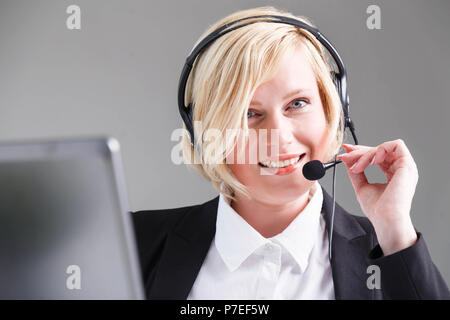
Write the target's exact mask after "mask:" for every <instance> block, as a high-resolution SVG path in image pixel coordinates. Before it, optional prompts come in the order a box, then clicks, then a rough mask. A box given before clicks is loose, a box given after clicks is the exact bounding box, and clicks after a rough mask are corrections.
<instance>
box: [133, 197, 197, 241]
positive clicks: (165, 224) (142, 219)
mask: <svg viewBox="0 0 450 320" xmlns="http://www.w3.org/2000/svg"><path fill="white" fill-rule="evenodd" d="M200 206H201V205H200V204H199V205H191V206H185V207H177V208H169V209H157V210H139V211H134V212H130V214H131V218H132V222H133V226H134V232H135V236H136V241H137V243H138V246H139V247H140V248H141V247H142V246H144V245H147V246H148V245H150V244H151V243H152V242H155V241H157V240H158V239H159V240H162V238H164V237H165V235H167V233H168V232H169V231H171V230H172V229H173V228H175V227H176V225H177V224H178V223H179V221H181V220H182V219H183V217H184V216H186V214H188V213H189V212H190V211H192V210H195V209H197V208H198V207H200ZM157 242H158V241H157Z"/></svg>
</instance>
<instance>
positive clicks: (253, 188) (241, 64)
mask: <svg viewBox="0 0 450 320" xmlns="http://www.w3.org/2000/svg"><path fill="white" fill-rule="evenodd" d="M258 15H283V16H286V17H292V18H295V19H298V20H301V21H304V22H306V23H308V24H310V23H309V22H308V20H307V19H305V18H302V17H295V16H293V15H291V14H290V13H286V12H283V11H280V10H277V9H275V8H272V7H263V8H256V9H249V10H244V11H239V12H236V13H234V14H231V15H229V16H228V17H226V18H224V19H222V20H221V21H219V22H218V23H216V24H215V25H214V26H212V27H211V28H210V29H209V30H207V31H206V33H205V34H204V35H203V36H202V37H201V38H200V39H199V41H198V42H197V43H199V42H200V41H201V39H203V38H204V37H205V36H206V34H209V33H211V32H212V31H213V30H216V29H217V28H219V27H221V26H223V25H225V24H227V23H229V22H231V21H235V20H237V19H241V18H246V17H252V16H258ZM330 70H331V68H330V66H329V65H328V63H327V61H326V59H325V57H324V52H323V49H322V47H321V45H320V43H319V42H318V41H317V40H316V39H315V38H314V37H312V36H311V35H310V34H309V33H308V32H306V31H304V30H301V29H298V28H296V27H294V26H291V25H286V24H277V23H253V24H249V25H247V26H245V27H242V28H239V29H236V30H234V31H232V32H229V33H227V34H226V35H223V36H221V37H220V38H218V39H216V40H215V41H214V42H213V43H212V44H211V45H209V47H208V48H207V49H206V50H205V51H204V52H203V53H202V54H201V55H200V56H199V58H197V59H196V61H195V64H194V66H193V71H192V72H191V75H190V78H189V81H188V86H187V91H186V93H187V94H186V97H185V100H186V101H187V102H189V103H191V102H192V103H194V104H195V108H194V111H193V120H194V121H197V122H196V124H195V125H194V130H195V137H201V139H198V141H196V143H197V145H196V147H195V148H194V147H193V146H192V144H191V141H190V137H189V136H188V135H187V134H186V135H184V136H183V140H182V146H183V156H184V158H185V159H186V160H187V162H192V161H189V160H195V161H193V162H194V164H192V166H193V167H194V168H195V169H197V170H198V171H199V173H200V174H201V175H202V176H203V177H205V178H206V179H207V180H209V181H210V182H211V183H212V184H213V186H214V187H215V188H216V190H218V192H219V193H220V195H219V196H217V197H216V198H214V199H212V200H210V201H208V202H205V203H203V204H200V205H196V206H189V207H182V208H175V209H167V210H152V211H141V212H136V213H134V214H133V218H134V223H135V230H136V235H137V241H138V248H139V253H140V257H141V264H142V271H143V276H144V281H145V286H146V291H147V297H148V298H149V299H383V298H384V299H386V298H387V299H395V298H407V299H409V298H412V299H421V298H422V299H434V298H448V297H449V296H448V288H447V286H446V284H445V282H444V280H443V279H442V277H441V275H440V274H439V271H438V270H437V268H436V267H435V265H434V264H433V262H432V260H431V257H430V255H429V253H428V250H427V248H426V245H425V242H424V239H423V236H422V235H421V234H420V233H416V231H415V229H414V227H413V225H412V222H411V218H410V208H411V202H412V198H413V195H414V192H415V187H416V184H417V181H418V173H417V167H416V164H415V162H414V160H413V158H412V156H411V154H410V152H409V151H408V148H407V147H406V145H405V143H404V142H403V141H402V140H394V141H388V142H385V143H382V144H380V145H379V146H376V147H368V146H360V145H348V144H347V145H343V144H342V142H343V138H344V132H343V129H344V126H343V114H342V105H341V101H340V98H339V95H338V92H337V89H336V86H335V84H334V83H333V79H332V77H331V74H330ZM228 129H238V130H228ZM214 130H215V131H214ZM225 132H226V134H225ZM217 133H218V134H217ZM218 137H219V138H218ZM267 141H270V142H267ZM341 146H343V147H344V148H345V151H346V153H345V154H343V155H340V156H338V157H337V158H338V159H340V160H342V161H343V163H344V164H345V166H346V169H347V173H348V175H349V177H350V180H351V182H352V185H353V188H354V190H355V194H356V198H357V199H358V202H359V203H360V205H361V208H362V210H363V212H364V213H365V215H366V217H367V218H363V217H358V216H353V215H351V214H349V213H348V212H346V211H345V210H344V209H342V208H341V207H340V206H339V205H336V211H335V217H334V229H333V242H332V249H331V250H332V253H333V255H332V257H333V258H332V259H331V260H330V259H329V256H328V246H329V233H330V224H331V219H330V215H331V210H332V201H331V198H330V196H329V195H328V194H327V193H326V191H325V190H324V189H323V188H322V187H321V186H320V184H319V183H318V182H317V181H316V182H312V181H309V180H307V179H305V178H304V176H303V174H302V170H301V169H302V167H303V165H304V164H305V163H306V162H308V161H311V160H315V159H317V160H320V161H322V162H328V161H330V160H331V159H333V158H334V157H335V155H336V154H337V153H338V152H339V150H340V148H341ZM274 150H275V151H274ZM242 155H243V156H242ZM255 157H256V158H255ZM237 159H240V160H244V161H236V160H237ZM252 159H253V160H255V159H256V161H252ZM369 164H370V165H377V166H378V167H379V168H380V169H381V170H382V171H383V172H384V173H385V175H386V178H387V183H386V184H379V183H376V184H369V183H368V182H367V179H366V176H365V175H364V169H365V168H366V167H367V166H368V165H369Z"/></svg>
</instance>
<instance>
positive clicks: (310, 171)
mask: <svg viewBox="0 0 450 320" xmlns="http://www.w3.org/2000/svg"><path fill="white" fill-rule="evenodd" d="M302 171H303V176H304V177H305V178H306V179H308V180H311V181H315V180H319V179H321V178H322V177H323V176H324V175H325V167H324V165H323V163H322V162H320V161H319V160H312V161H309V162H307V163H306V164H305V165H304V166H303V169H302Z"/></svg>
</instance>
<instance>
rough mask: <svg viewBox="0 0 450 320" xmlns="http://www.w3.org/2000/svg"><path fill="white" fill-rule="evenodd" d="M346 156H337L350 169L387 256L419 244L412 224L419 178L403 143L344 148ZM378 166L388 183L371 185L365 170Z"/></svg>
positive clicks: (347, 145) (356, 189) (393, 142)
mask: <svg viewBox="0 0 450 320" xmlns="http://www.w3.org/2000/svg"><path fill="white" fill-rule="evenodd" d="M342 146H343V147H344V149H345V150H346V152H347V153H345V154H341V155H339V156H337V159H340V160H342V162H343V163H344V164H345V166H346V168H347V173H348V175H349V177H350V180H351V182H352V185H353V188H354V189H355V193H356V198H357V200H358V202H359V204H360V205H361V209H362V210H363V212H364V214H365V215H366V216H367V218H368V219H369V220H370V222H371V223H372V225H373V227H374V229H375V232H376V234H377V238H378V243H379V244H380V247H381V249H382V250H383V253H384V255H385V256H386V255H389V254H392V253H394V252H397V251H400V250H402V249H405V248H407V247H409V246H411V245H413V244H414V243H415V242H416V241H417V234H416V232H415V230H414V227H413V225H412V222H411V217H410V210H411V202H412V199H413V196H414V192H415V190H416V185H417V181H418V179H419V174H418V172H417V166H416V163H415V162H414V159H413V158H412V156H411V154H410V152H409V150H408V148H407V147H406V145H405V143H404V142H403V140H401V139H399V140H395V141H388V142H385V143H382V144H380V145H379V146H377V147H368V146H362V145H349V144H343V145H342ZM369 164H371V165H378V166H379V167H380V169H381V170H382V171H383V172H384V174H385V175H386V178H387V183H385V184H382V183H368V181H367V177H366V175H365V174H364V170H365V169H366V168H367V166H368V165H369Z"/></svg>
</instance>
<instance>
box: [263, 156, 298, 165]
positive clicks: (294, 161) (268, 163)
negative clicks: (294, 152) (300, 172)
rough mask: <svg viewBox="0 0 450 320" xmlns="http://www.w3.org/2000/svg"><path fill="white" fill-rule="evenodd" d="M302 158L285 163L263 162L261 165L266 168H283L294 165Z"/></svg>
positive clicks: (285, 161)
mask: <svg viewBox="0 0 450 320" xmlns="http://www.w3.org/2000/svg"><path fill="white" fill-rule="evenodd" d="M300 157H301V155H300V156H298V157H297V158H292V159H290V160H284V161H261V162H260V163H261V164H262V165H263V166H265V167H269V168H283V167H286V166H288V165H291V164H294V163H296V162H297V161H298V160H300Z"/></svg>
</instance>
